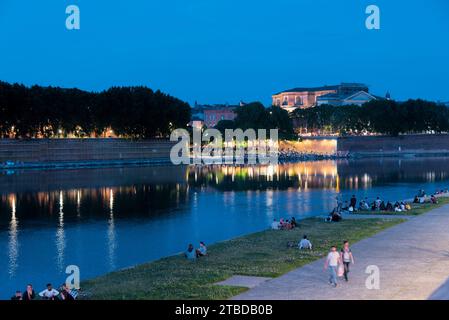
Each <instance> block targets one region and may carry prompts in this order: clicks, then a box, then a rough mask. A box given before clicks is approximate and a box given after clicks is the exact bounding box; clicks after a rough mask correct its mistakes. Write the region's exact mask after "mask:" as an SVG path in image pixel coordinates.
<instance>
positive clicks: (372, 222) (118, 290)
mask: <svg viewBox="0 0 449 320" xmlns="http://www.w3.org/2000/svg"><path fill="white" fill-rule="evenodd" d="M402 221H403V220H400V219H391V220H384V219H360V220H345V221H343V222H339V223H325V222H323V220H322V219H318V218H311V219H306V220H303V221H301V222H300V227H299V228H296V229H295V230H290V231H273V230H267V231H262V232H258V233H254V234H250V235H247V236H243V237H240V238H236V239H233V240H229V241H224V242H220V243H217V244H214V245H211V246H209V248H208V249H209V250H208V251H209V256H208V257H204V258H201V259H199V260H197V261H195V262H191V261H187V260H186V259H185V258H183V257H182V256H180V255H178V256H172V257H168V258H164V259H161V260H158V261H155V262H150V263H146V264H143V265H139V266H136V267H134V268H130V269H126V270H122V271H117V272H113V273H110V274H107V275H105V276H102V277H98V278H95V279H92V280H89V281H86V282H84V283H82V288H83V291H84V293H85V294H87V296H88V297H89V298H90V299H227V298H230V297H232V296H234V295H236V294H238V293H241V292H243V291H245V290H246V289H245V288H236V287H225V286H217V285H214V283H216V282H218V281H222V280H225V279H227V278H229V277H231V276H233V275H251V276H265V277H277V276H279V275H282V274H284V273H286V272H288V271H290V270H292V269H294V268H297V267H300V266H303V265H305V264H307V263H309V262H312V261H314V260H316V259H319V258H321V257H323V256H324V255H325V254H326V253H327V251H328V250H329V247H330V246H331V245H334V244H336V245H340V244H341V242H342V240H343V239H347V240H349V241H350V242H351V243H354V242H356V241H358V240H361V239H363V238H366V237H369V236H371V235H374V234H376V233H378V232H379V231H381V230H383V229H385V228H388V227H391V226H393V225H395V224H397V223H400V222H402ZM304 234H307V235H308V236H309V239H310V240H311V241H312V243H313V244H314V250H312V251H300V250H298V249H297V248H296V247H295V248H288V246H287V243H288V242H290V241H292V242H294V243H295V244H296V243H297V242H298V240H299V239H300V238H301V237H302V236H303V235H304Z"/></svg>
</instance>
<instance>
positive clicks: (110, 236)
mask: <svg viewBox="0 0 449 320" xmlns="http://www.w3.org/2000/svg"><path fill="white" fill-rule="evenodd" d="M107 243H108V258H109V259H108V265H109V270H114V269H115V268H116V267H115V249H116V246H117V242H116V237H115V222H114V190H112V189H110V190H109V219H108V232H107Z"/></svg>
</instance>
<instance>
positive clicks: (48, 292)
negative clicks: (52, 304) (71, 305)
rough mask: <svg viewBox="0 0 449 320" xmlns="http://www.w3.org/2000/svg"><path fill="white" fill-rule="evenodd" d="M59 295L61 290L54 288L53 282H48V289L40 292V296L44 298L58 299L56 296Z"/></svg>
mask: <svg viewBox="0 0 449 320" xmlns="http://www.w3.org/2000/svg"><path fill="white" fill-rule="evenodd" d="M58 295H59V291H58V290H55V289H53V286H52V285H51V283H49V284H47V289H45V290H43V291H41V292H39V296H40V297H41V298H43V299H44V300H56V297H57V296H58Z"/></svg>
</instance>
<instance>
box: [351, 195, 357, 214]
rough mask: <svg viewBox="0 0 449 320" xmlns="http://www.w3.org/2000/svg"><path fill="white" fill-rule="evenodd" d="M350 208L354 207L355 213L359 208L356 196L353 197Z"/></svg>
mask: <svg viewBox="0 0 449 320" xmlns="http://www.w3.org/2000/svg"><path fill="white" fill-rule="evenodd" d="M349 207H350V208H351V207H352V209H353V211H355V209H356V207H357V198H356V196H355V195H352V197H351V200H350V201H349Z"/></svg>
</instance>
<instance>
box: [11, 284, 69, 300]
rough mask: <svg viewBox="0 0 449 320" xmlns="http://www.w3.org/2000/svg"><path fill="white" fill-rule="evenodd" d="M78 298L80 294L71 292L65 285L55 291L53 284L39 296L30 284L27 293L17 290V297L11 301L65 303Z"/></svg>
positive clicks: (48, 285)
mask: <svg viewBox="0 0 449 320" xmlns="http://www.w3.org/2000/svg"><path fill="white" fill-rule="evenodd" d="M77 296H78V293H77V292H76V291H75V290H71V289H70V288H69V287H68V286H67V285H66V284H65V283H64V284H62V285H61V288H60V289H59V291H58V290H56V289H54V288H53V286H52V284H51V283H49V284H47V288H46V289H44V290H42V291H41V292H39V294H38V295H36V293H35V292H34V289H33V285H31V284H28V285H27V287H26V289H25V291H24V292H23V293H22V291H20V290H17V291H16V293H15V295H14V296H12V297H11V300H25V301H29V300H36V299H38V297H39V299H41V300H63V301H71V300H75V299H76V297H77Z"/></svg>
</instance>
